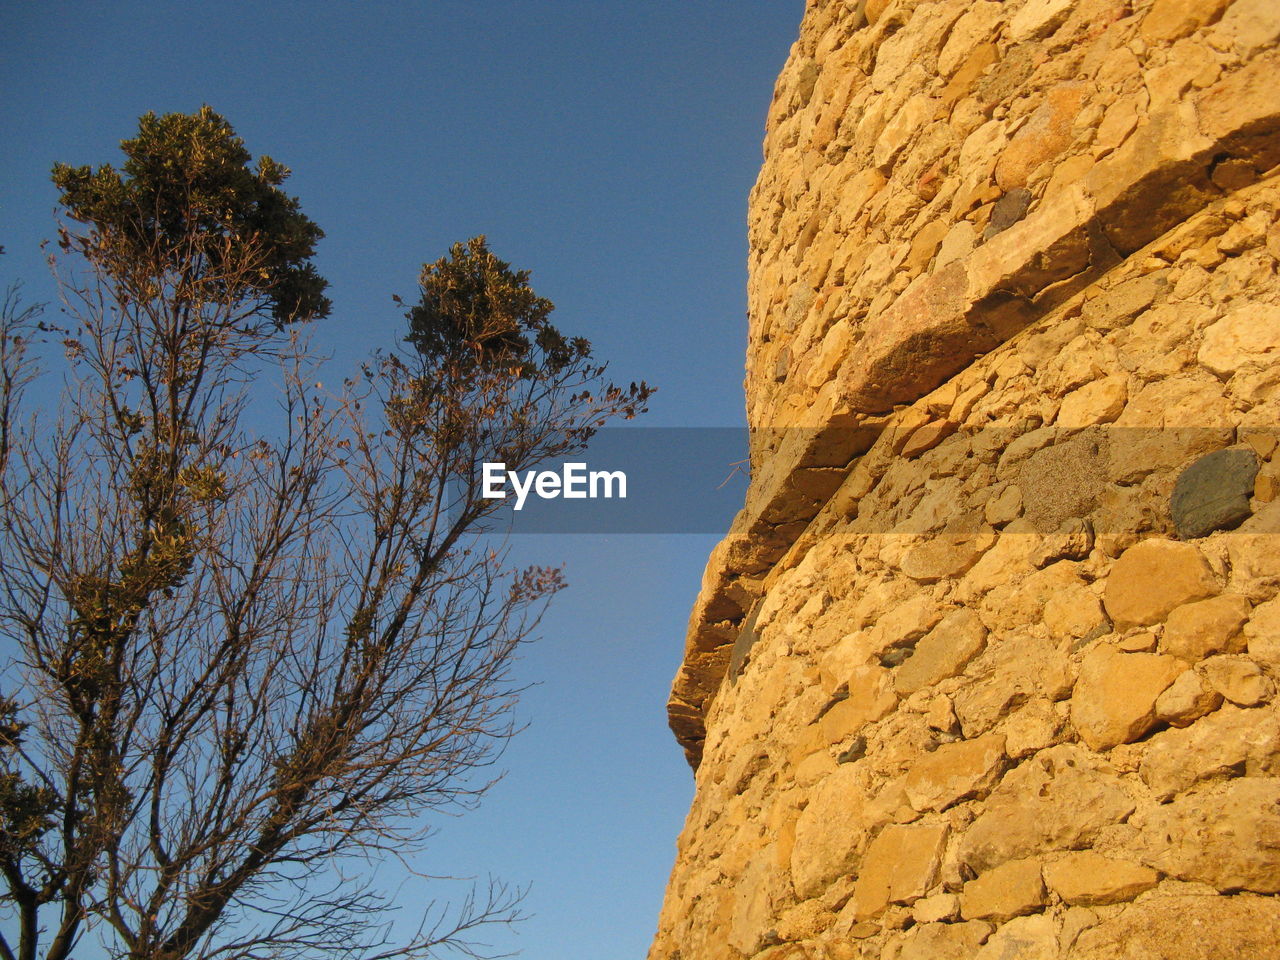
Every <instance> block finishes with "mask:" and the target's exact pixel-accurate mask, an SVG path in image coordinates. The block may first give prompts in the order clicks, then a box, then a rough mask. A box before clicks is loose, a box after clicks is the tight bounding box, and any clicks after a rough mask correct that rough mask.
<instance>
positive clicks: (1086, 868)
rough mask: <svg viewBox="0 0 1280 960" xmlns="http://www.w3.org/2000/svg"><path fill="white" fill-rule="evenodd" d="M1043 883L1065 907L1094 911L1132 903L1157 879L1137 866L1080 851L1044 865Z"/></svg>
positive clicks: (1146, 870)
mask: <svg viewBox="0 0 1280 960" xmlns="http://www.w3.org/2000/svg"><path fill="white" fill-rule="evenodd" d="M1044 879H1045V882H1046V883H1048V885H1049V889H1051V890H1052V891H1053V892H1054V893H1056V894H1057V895H1058V896H1060V897H1061V898H1062V899H1063V900H1064V901H1066V902H1067V903H1070V904H1072V905H1078V906H1087V907H1094V906H1101V905H1103V904H1108V903H1119V902H1120V901H1121V900H1132V899H1133V898H1134V897H1136V896H1137V895H1138V894H1140V893H1142V892H1143V891H1144V890H1150V889H1151V888H1152V887H1154V886H1155V885H1156V883H1157V882H1159V880H1160V875H1159V874H1158V873H1156V872H1155V871H1154V870H1152V869H1150V868H1149V867H1144V866H1142V865H1141V864H1137V863H1132V862H1131V861H1128V860H1113V859H1112V858H1111V857H1104V856H1103V855H1102V854H1100V853H1094V852H1093V851H1092V850H1081V851H1078V852H1075V853H1068V854H1067V855H1066V856H1064V857H1063V858H1062V859H1060V860H1055V861H1053V862H1052V863H1047V864H1045V867H1044Z"/></svg>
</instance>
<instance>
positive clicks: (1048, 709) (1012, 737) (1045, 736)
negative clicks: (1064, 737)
mask: <svg viewBox="0 0 1280 960" xmlns="http://www.w3.org/2000/svg"><path fill="white" fill-rule="evenodd" d="M1062 727H1063V721H1062V717H1061V716H1059V715H1058V711H1057V709H1056V708H1055V707H1054V705H1053V704H1052V703H1050V702H1049V701H1048V700H1046V699H1045V698H1044V697H1036V698H1035V699H1034V700H1032V701H1031V702H1030V703H1028V704H1026V705H1025V706H1022V707H1020V708H1019V709H1018V710H1016V711H1014V712H1013V713H1012V714H1010V715H1009V718H1008V719H1007V720H1005V722H1004V723H1003V724H1001V726H1000V730H1001V732H1002V733H1003V734H1004V739H1005V746H1004V749H1005V753H1007V754H1008V755H1009V757H1010V758H1011V759H1014V760H1021V759H1022V758H1023V757H1027V756H1030V755H1031V754H1033V753H1036V752H1037V751H1039V750H1043V749H1045V748H1046V747H1051V746H1053V745H1054V744H1055V743H1057V742H1058V741H1059V740H1060V739H1061V732H1062Z"/></svg>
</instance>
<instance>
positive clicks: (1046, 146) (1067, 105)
mask: <svg viewBox="0 0 1280 960" xmlns="http://www.w3.org/2000/svg"><path fill="white" fill-rule="evenodd" d="M1086 92H1087V88H1086V85H1085V84H1083V83H1063V84H1058V85H1056V86H1053V87H1050V88H1049V90H1048V92H1047V93H1046V95H1045V99H1044V102H1043V103H1042V104H1041V105H1040V106H1039V107H1037V108H1036V110H1035V111H1034V112H1032V114H1031V118H1030V119H1029V120H1028V121H1027V122H1026V123H1025V124H1023V126H1022V128H1021V129H1020V130H1019V131H1018V132H1017V133H1016V134H1014V136H1013V139H1012V140H1011V141H1010V142H1009V146H1008V147H1007V148H1005V151H1004V153H1003V154H1001V156H1000V160H999V162H997V164H996V182H997V183H998V184H999V185H1000V188H1001V189H1002V190H1005V191H1009V190H1014V189H1016V188H1018V187H1025V186H1026V185H1027V178H1028V177H1029V176H1030V175H1031V172H1032V171H1033V170H1035V168H1036V167H1038V166H1040V164H1042V163H1044V162H1045V161H1046V160H1052V159H1053V158H1054V157H1057V156H1058V155H1059V154H1061V153H1062V152H1063V151H1064V150H1066V149H1067V147H1069V146H1071V126H1072V123H1073V122H1074V120H1075V117H1076V115H1077V114H1078V113H1079V111H1080V107H1081V105H1082V104H1083V102H1084V97H1085V93H1086Z"/></svg>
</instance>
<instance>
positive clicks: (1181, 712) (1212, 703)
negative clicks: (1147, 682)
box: [1156, 670, 1222, 727]
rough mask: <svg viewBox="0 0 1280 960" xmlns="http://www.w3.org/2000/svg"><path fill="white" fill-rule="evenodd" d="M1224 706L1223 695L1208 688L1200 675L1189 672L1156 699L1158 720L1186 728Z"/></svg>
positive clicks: (1192, 671)
mask: <svg viewBox="0 0 1280 960" xmlns="http://www.w3.org/2000/svg"><path fill="white" fill-rule="evenodd" d="M1220 706H1222V694H1220V693H1218V691H1216V690H1214V689H1213V688H1212V687H1210V686H1208V685H1207V684H1206V683H1205V682H1204V680H1203V679H1202V678H1201V676H1200V674H1198V673H1196V672H1195V671H1194V670H1188V671H1187V672H1186V673H1183V674H1181V675H1180V676H1179V677H1178V679H1177V680H1175V681H1173V683H1171V684H1170V685H1169V689H1168V690H1166V691H1165V692H1164V693H1162V694H1160V696H1158V697H1157V698H1156V719H1157V720H1158V721H1160V722H1161V723H1167V724H1170V725H1171V726H1175V727H1185V726H1186V725H1187V724H1189V723H1192V722H1194V721H1195V720H1198V719H1199V718H1200V717H1203V716H1204V715H1205V714H1207V713H1211V712H1212V711H1214V710H1217V709H1218V707H1220Z"/></svg>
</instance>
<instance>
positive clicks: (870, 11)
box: [863, 0, 893, 23]
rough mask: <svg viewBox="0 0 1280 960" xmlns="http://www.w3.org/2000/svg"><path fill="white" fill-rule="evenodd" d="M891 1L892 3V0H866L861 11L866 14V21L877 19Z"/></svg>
mask: <svg viewBox="0 0 1280 960" xmlns="http://www.w3.org/2000/svg"><path fill="white" fill-rule="evenodd" d="M891 3H893V0H867V4H866V6H865V7H864V8H863V12H864V13H866V15H867V22H868V23H875V22H876V21H877V20H879V19H880V15H881V14H882V13H884V12H885V10H887V9H888V8H889V4H891Z"/></svg>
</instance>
